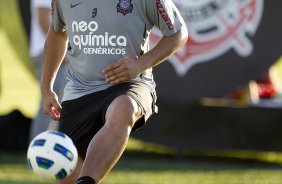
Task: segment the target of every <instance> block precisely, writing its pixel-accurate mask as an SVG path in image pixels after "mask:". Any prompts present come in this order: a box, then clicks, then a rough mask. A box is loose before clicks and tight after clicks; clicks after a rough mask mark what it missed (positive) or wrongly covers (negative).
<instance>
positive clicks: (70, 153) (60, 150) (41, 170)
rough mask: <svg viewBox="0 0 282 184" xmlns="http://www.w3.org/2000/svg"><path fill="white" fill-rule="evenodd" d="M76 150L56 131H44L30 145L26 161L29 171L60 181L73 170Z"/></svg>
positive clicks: (76, 157) (69, 141)
mask: <svg viewBox="0 0 282 184" xmlns="http://www.w3.org/2000/svg"><path fill="white" fill-rule="evenodd" d="M77 159H78V155H77V149H76V147H75V146H74V144H73V142H72V140H71V139H70V138H69V137H68V136H67V135H66V134H64V133H62V132H58V131H45V132H42V133H40V134H39V135H37V136H36V137H35V138H34V139H33V140H32V141H31V143H30V145H29V147H28V151H27V160H28V163H29V165H30V168H31V170H32V171H33V172H34V173H35V174H37V175H40V176H43V177H46V178H52V179H56V180H61V179H63V178H65V177H67V176H68V175H70V174H71V172H72V171H73V170H74V169H75V167H76V164H77Z"/></svg>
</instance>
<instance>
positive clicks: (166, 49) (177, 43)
mask: <svg viewBox="0 0 282 184" xmlns="http://www.w3.org/2000/svg"><path fill="white" fill-rule="evenodd" d="M187 39H188V32H187V29H186V27H184V26H183V27H182V28H181V29H180V30H179V31H177V32H176V33H175V34H173V35H172V36H163V37H162V38H161V39H160V40H159V42H158V43H157V44H156V46H155V47H154V48H153V49H151V50H150V51H148V52H147V53H146V54H144V55H142V56H141V57H139V58H138V60H139V62H140V63H142V68H143V70H145V69H147V68H152V67H154V66H156V65H158V64H160V63H162V62H163V61H165V60H166V59H167V58H168V57H170V56H171V55H173V54H174V53H175V52H176V51H177V50H178V49H179V48H180V47H181V46H183V45H184V43H185V42H186V41H187Z"/></svg>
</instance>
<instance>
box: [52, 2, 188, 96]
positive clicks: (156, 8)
mask: <svg viewBox="0 0 282 184" xmlns="http://www.w3.org/2000/svg"><path fill="white" fill-rule="evenodd" d="M184 24H185V23H184V21H183V19H182V17H181V16H180V13H179V12H178V10H177V8H176V7H175V5H174V4H173V2H172V1H171V0H53V25H54V29H55V31H56V32H62V31H67V34H68V37H69V47H68V56H69V60H70V64H69V69H68V83H67V85H66V88H65V94H64V97H63V101H65V100H71V99H75V98H78V97H81V96H84V95H86V94H90V93H93V92H96V91H100V90H104V89H106V88H108V87H110V86H111V84H109V83H107V82H106V80H105V76H104V74H103V73H102V70H103V69H104V68H105V67H106V66H108V65H109V64H111V63H114V62H116V61H117V60H119V59H120V58H122V57H129V56H130V57H132V56H133V57H138V56H140V55H142V54H144V53H146V52H147V51H148V50H149V42H148V36H149V33H150V31H151V29H152V28H153V26H156V27H157V28H158V29H159V30H160V31H161V32H162V34H163V35H164V36H170V35H173V34H175V33H176V32H177V31H178V30H179V29H180V28H181V27H182V26H184ZM133 81H138V82H143V83H146V84H148V85H151V86H152V87H155V82H154V79H153V75H152V69H147V70H146V71H144V72H143V73H142V74H140V75H139V76H138V77H137V78H135V79H133Z"/></svg>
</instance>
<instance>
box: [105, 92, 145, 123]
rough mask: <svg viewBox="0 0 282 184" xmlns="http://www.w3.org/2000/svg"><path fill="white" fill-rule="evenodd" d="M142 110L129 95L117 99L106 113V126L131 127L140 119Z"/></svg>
mask: <svg viewBox="0 0 282 184" xmlns="http://www.w3.org/2000/svg"><path fill="white" fill-rule="evenodd" d="M140 115H141V110H140V108H139V106H138V104H137V102H136V101H135V100H133V99H132V98H131V97H129V96H127V95H122V96H119V97H117V98H116V99H115V100H114V101H113V102H112V103H111V104H110V106H109V107H108V109H107V112H106V117H105V118H106V124H107V123H110V124H111V126H115V125H117V126H129V127H131V128H132V127H133V125H134V123H135V122H136V121H137V120H138V119H139V118H140Z"/></svg>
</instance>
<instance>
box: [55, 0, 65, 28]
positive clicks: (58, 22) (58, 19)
mask: <svg viewBox="0 0 282 184" xmlns="http://www.w3.org/2000/svg"><path fill="white" fill-rule="evenodd" d="M52 24H53V26H54V31H56V32H64V31H65V30H66V24H65V22H64V17H63V13H62V9H61V6H60V1H59V0H52Z"/></svg>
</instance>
